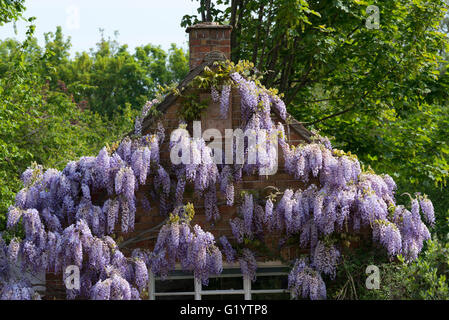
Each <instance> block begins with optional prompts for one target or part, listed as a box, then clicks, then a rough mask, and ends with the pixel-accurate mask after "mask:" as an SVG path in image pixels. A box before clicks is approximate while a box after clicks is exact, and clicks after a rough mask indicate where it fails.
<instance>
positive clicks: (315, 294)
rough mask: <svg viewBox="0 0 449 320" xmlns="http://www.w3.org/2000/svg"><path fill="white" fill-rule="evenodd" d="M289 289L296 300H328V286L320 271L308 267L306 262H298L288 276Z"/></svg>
mask: <svg viewBox="0 0 449 320" xmlns="http://www.w3.org/2000/svg"><path fill="white" fill-rule="evenodd" d="M288 288H289V289H290V290H292V294H293V297H294V298H298V297H302V298H310V299H311V300H323V299H326V285H325V283H324V281H323V279H322V278H321V275H320V274H319V272H318V271H316V270H315V269H313V268H311V267H310V266H308V265H307V264H306V263H305V261H304V260H297V261H296V263H295V265H294V267H293V269H292V270H291V271H290V274H289V275H288Z"/></svg>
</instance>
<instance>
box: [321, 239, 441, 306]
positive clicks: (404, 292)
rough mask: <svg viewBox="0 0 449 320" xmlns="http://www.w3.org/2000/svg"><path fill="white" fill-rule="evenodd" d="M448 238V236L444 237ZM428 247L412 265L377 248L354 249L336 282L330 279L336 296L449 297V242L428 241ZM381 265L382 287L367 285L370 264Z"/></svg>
mask: <svg viewBox="0 0 449 320" xmlns="http://www.w3.org/2000/svg"><path fill="white" fill-rule="evenodd" d="M445 240H447V239H445ZM426 247H427V248H426V250H425V251H424V252H423V253H422V254H421V255H420V257H419V258H418V259H417V260H416V261H414V262H413V263H411V264H406V263H404V261H403V260H402V259H401V258H399V259H398V260H395V261H388V260H387V259H385V254H383V253H382V252H379V249H378V248H371V249H367V247H366V246H364V247H363V249H357V250H355V251H354V250H353V251H352V254H350V255H345V260H344V261H343V262H342V266H341V267H340V268H339V269H338V274H337V281H335V282H329V287H328V293H329V297H330V298H333V299H369V300H410V299H412V300H417V299H419V300H422V299H424V300H448V299H449V279H448V276H447V274H448V272H449V243H447V241H446V243H443V242H441V241H439V240H431V241H428V243H427V245H426ZM370 264H371V265H376V266H377V267H378V268H379V288H378V289H368V288H367V287H366V279H367V276H368V275H367V274H366V268H367V266H368V265H370Z"/></svg>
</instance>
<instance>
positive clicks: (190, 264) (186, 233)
mask: <svg viewBox="0 0 449 320" xmlns="http://www.w3.org/2000/svg"><path fill="white" fill-rule="evenodd" d="M190 210H192V209H190ZM186 211H189V206H186V207H182V208H178V209H177V210H175V211H174V213H173V214H172V216H171V217H170V221H169V222H168V223H167V224H165V225H164V226H163V227H162V228H161V230H160V232H159V235H158V238H157V242H156V245H155V247H154V251H153V252H152V254H151V256H150V258H149V261H150V265H151V270H152V272H153V273H155V274H156V275H160V276H163V277H164V276H167V275H168V272H169V271H172V270H174V269H175V264H176V262H180V264H181V266H182V269H183V270H189V271H193V274H194V276H195V278H197V279H201V281H202V283H203V284H204V285H207V284H208V280H209V275H217V274H220V273H221V272H222V270H223V259H222V254H221V251H220V250H219V248H218V247H217V246H216V244H215V238H214V236H213V235H212V234H211V233H210V232H205V231H203V230H202V229H201V227H200V226H199V225H195V226H194V227H193V228H192V227H191V226H190V220H191V219H192V217H193V216H192V215H191V214H190V216H189V215H188V213H187V214H186Z"/></svg>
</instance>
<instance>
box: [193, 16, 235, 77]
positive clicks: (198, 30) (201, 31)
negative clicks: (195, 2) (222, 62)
mask: <svg viewBox="0 0 449 320" xmlns="http://www.w3.org/2000/svg"><path fill="white" fill-rule="evenodd" d="M231 29H232V27H231V26H226V25H218V24H217V23H214V22H203V23H200V24H196V25H194V26H191V27H189V28H187V30H186V32H187V33H188V34H189V52H190V59H189V62H190V70H192V69H193V68H195V67H196V66H198V65H199V64H201V62H203V59H204V58H205V56H206V55H207V54H208V53H209V52H213V51H219V52H222V53H224V55H225V56H226V58H228V59H230V57H231Z"/></svg>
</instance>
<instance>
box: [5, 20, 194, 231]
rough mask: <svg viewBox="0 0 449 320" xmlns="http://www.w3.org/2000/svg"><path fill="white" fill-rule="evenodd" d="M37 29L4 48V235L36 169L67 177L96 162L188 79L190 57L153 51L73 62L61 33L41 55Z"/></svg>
mask: <svg viewBox="0 0 449 320" xmlns="http://www.w3.org/2000/svg"><path fill="white" fill-rule="evenodd" d="M33 30H34V28H33V26H30V28H29V30H28V37H27V39H26V40H25V41H24V42H19V41H17V40H14V39H6V40H3V41H0V181H1V183H0V230H2V229H3V228H4V222H5V221H4V216H5V213H6V211H7V208H8V206H9V205H11V204H12V202H13V200H14V196H15V193H16V192H17V191H18V190H19V189H20V188H21V182H20V179H19V178H20V174H21V173H22V172H23V171H24V170H25V169H26V168H27V167H28V166H30V165H31V163H32V162H37V163H39V164H43V165H44V166H46V167H53V168H58V169H62V168H63V167H64V166H65V164H66V163H67V162H68V161H70V160H75V159H77V158H79V157H81V156H87V155H92V154H96V153H97V152H98V150H99V149H100V148H101V147H102V146H104V145H105V143H112V142H114V141H116V140H117V139H119V138H121V137H122V136H123V134H125V133H127V132H129V131H130V129H131V128H132V127H133V123H134V119H135V117H136V115H137V114H138V112H139V110H140V109H141V107H142V105H143V104H144V103H145V102H146V101H147V100H148V99H151V98H153V97H154V96H155V94H156V92H157V90H158V87H165V86H168V85H170V84H171V83H173V82H177V81H179V80H180V79H181V78H183V77H184V76H185V75H186V73H187V72H188V59H187V55H186V53H185V52H184V51H183V49H181V48H178V47H176V45H174V44H173V45H172V47H171V49H170V50H169V52H168V53H166V52H165V51H163V50H162V49H161V48H160V47H156V46H152V45H145V46H142V47H138V48H136V50H135V53H134V54H130V53H129V52H128V49H127V46H126V45H119V44H118V43H117V42H116V41H114V40H111V39H105V38H104V36H103V35H102V37H101V40H100V41H99V43H98V45H97V48H95V49H91V50H90V52H81V53H77V54H76V56H75V57H74V58H73V59H72V58H71V57H70V53H69V52H70V51H69V50H70V48H71V43H70V39H69V38H64V36H63V34H62V30H61V28H60V27H58V28H57V29H56V32H54V33H52V32H49V33H46V34H45V40H46V41H45V46H44V47H40V46H39V45H38V44H37V40H36V39H35V38H34V37H33V36H32V35H33Z"/></svg>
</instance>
